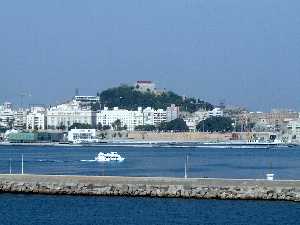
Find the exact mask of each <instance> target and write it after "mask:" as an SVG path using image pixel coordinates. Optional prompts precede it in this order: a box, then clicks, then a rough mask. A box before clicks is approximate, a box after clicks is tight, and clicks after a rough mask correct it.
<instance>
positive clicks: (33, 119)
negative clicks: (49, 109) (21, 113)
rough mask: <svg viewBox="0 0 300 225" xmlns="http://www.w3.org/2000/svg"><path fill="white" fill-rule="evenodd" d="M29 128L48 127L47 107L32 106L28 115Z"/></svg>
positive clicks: (27, 127) (41, 128)
mask: <svg viewBox="0 0 300 225" xmlns="http://www.w3.org/2000/svg"><path fill="white" fill-rule="evenodd" d="M26 129H27V130H45V129H46V109H45V108H43V107H32V108H31V109H30V112H29V113H28V114H27V116H26Z"/></svg>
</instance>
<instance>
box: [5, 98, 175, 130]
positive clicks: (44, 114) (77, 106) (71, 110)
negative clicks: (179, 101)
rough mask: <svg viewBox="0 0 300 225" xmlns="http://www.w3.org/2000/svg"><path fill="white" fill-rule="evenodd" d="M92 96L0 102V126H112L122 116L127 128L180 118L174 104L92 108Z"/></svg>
mask: <svg viewBox="0 0 300 225" xmlns="http://www.w3.org/2000/svg"><path fill="white" fill-rule="evenodd" d="M95 98H97V97H94V98H92V96H76V97H75V98H74V99H73V100H72V101H69V102H66V103H64V104H60V105H57V106H52V107H49V108H45V107H31V108H30V109H17V110H13V107H12V105H11V104H10V103H4V104H3V105H2V106H0V126H1V127H7V128H16V129H27V130H45V129H50V130H55V129H67V128H69V127H70V126H72V125H73V124H74V123H80V124H89V125H90V126H91V127H97V125H98V124H101V125H102V126H112V124H113V123H114V122H115V121H116V120H120V122H121V126H123V127H124V126H126V127H127V129H128V130H134V129H135V127H136V126H140V125H154V126H157V125H158V124H160V123H162V122H168V121H171V120H174V119H176V118H178V116H179V108H178V107H176V106H175V105H171V106H170V107H168V108H167V109H166V110H163V109H157V110H156V109H153V108H150V107H147V108H144V109H142V108H141V107H140V108H138V109H137V110H134V111H130V110H125V109H119V108H118V107H114V108H113V109H108V108H107V107H104V109H103V110H100V111H93V110H92V109H91V107H90V104H85V103H87V102H88V101H89V102H91V101H93V100H95Z"/></svg>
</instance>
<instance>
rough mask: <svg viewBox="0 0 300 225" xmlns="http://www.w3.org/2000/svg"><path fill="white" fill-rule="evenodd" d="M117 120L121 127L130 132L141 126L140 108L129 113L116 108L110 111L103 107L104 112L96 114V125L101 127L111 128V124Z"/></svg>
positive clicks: (141, 114) (141, 113)
mask: <svg viewBox="0 0 300 225" xmlns="http://www.w3.org/2000/svg"><path fill="white" fill-rule="evenodd" d="M117 120H120V122H121V126H122V127H127V130H130V131H132V130H134V129H135V127H137V126H140V125H143V112H142V108H141V107H139V108H138V110H135V111H129V110H126V109H119V108H118V107H114V108H113V109H112V110H109V109H108V107H104V110H101V111H100V112H98V113H97V124H102V126H110V127H112V124H113V123H114V122H115V121H117Z"/></svg>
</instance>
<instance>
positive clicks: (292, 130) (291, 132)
mask: <svg viewBox="0 0 300 225" xmlns="http://www.w3.org/2000/svg"><path fill="white" fill-rule="evenodd" d="M287 135H288V140H289V141H290V142H298V143H299V142H300V119H297V120H293V121H290V122H289V123H288V124H287Z"/></svg>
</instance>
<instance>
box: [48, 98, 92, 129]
mask: <svg viewBox="0 0 300 225" xmlns="http://www.w3.org/2000/svg"><path fill="white" fill-rule="evenodd" d="M74 123H82V124H89V125H91V126H92V127H95V126H96V112H94V111H92V110H91V109H90V108H86V107H81V105H80V103H79V102H78V101H75V100H72V101H70V102H67V103H64V104H61V105H57V106H54V107H50V108H49V109H47V127H48V129H67V128H69V127H70V126H72V125H73V124H74Z"/></svg>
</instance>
